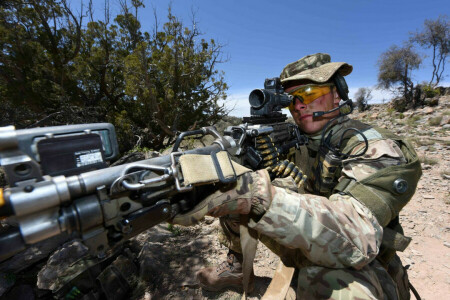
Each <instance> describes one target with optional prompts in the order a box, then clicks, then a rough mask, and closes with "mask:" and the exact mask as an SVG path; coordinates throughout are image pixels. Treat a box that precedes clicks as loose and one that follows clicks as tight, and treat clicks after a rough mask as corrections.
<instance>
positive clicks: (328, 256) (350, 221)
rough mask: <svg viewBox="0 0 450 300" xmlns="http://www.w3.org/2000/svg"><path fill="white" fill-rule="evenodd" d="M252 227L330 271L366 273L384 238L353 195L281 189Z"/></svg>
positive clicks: (376, 224)
mask: <svg viewBox="0 0 450 300" xmlns="http://www.w3.org/2000/svg"><path fill="white" fill-rule="evenodd" d="M249 226H250V227H252V228H254V229H255V230H257V231H258V232H260V233H261V234H263V235H266V236H268V237H270V238H272V239H274V240H275V241H277V242H278V243H280V244H281V245H283V246H286V247H289V248H298V249H300V250H301V251H302V253H303V254H304V255H305V256H306V257H307V258H308V259H309V260H310V261H311V262H312V263H314V264H317V265H321V266H325V267H330V268H343V267H354V268H356V269H359V268H362V267H363V266H364V265H366V264H368V263H369V262H370V261H372V260H373V259H374V258H375V257H376V255H377V254H378V250H379V247H380V244H381V238H382V235H383V229H382V227H381V226H380V225H379V224H378V222H377V220H376V218H375V217H374V216H373V215H372V213H371V212H370V211H369V210H368V209H367V208H366V207H365V206H364V205H362V204H361V203H360V202H358V201H357V200H356V199H354V198H352V197H350V196H346V195H339V194H335V195H332V196H331V197H330V199H327V198H325V197H320V196H314V195H310V194H305V195H300V194H297V193H294V192H291V191H290V190H286V189H282V188H277V187H276V188H275V194H274V196H273V200H272V203H271V206H270V207H269V209H268V210H267V212H266V213H265V214H264V216H263V217H262V218H261V219H260V220H259V221H258V222H257V223H256V222H254V221H251V222H250V224H249Z"/></svg>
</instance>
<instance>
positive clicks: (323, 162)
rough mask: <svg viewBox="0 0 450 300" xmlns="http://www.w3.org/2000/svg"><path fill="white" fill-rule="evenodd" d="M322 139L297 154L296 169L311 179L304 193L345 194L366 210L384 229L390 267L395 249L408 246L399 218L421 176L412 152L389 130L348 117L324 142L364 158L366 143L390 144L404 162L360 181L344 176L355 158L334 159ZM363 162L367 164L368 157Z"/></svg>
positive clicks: (384, 253) (383, 251)
mask: <svg viewBox="0 0 450 300" xmlns="http://www.w3.org/2000/svg"><path fill="white" fill-rule="evenodd" d="M355 129H356V130H355ZM363 135H364V137H365V138H364V137H363ZM321 137H322V133H319V134H318V135H316V136H311V137H309V141H310V143H309V144H308V146H304V147H302V148H301V149H300V150H299V151H295V163H296V165H297V166H298V167H299V168H300V169H302V170H303V171H304V172H305V174H306V175H307V176H308V180H307V182H306V184H305V192H306V193H311V194H316V195H321V196H325V197H329V196H330V195H331V194H334V193H344V194H348V195H350V196H352V197H354V198H356V199H357V200H358V201H360V202H361V203H363V204H364V205H366V206H367V207H368V208H369V209H370V210H371V211H372V213H373V214H374V215H375V217H376V218H377V220H378V222H379V223H380V224H381V225H382V226H383V228H384V229H385V230H384V235H383V247H382V249H381V250H380V258H382V259H380V260H381V261H382V262H386V263H387V262H389V261H390V259H391V258H392V257H393V255H394V254H395V250H397V251H403V250H404V248H406V246H407V245H408V244H409V241H410V239H408V238H405V237H404V236H403V230H402V229H401V226H400V224H399V222H398V214H399V212H400V210H401V209H402V208H403V207H404V206H405V205H406V204H407V203H408V202H409V200H410V199H411V198H412V196H413V195H414V192H415V190H416V187H417V183H418V181H419V179H420V176H421V175H422V170H421V166H420V162H419V159H418V157H417V154H416V152H415V151H414V148H413V147H412V145H411V144H410V143H409V142H408V141H407V140H405V139H403V138H401V137H398V136H396V135H394V134H392V133H390V132H389V131H387V130H385V129H381V128H375V127H372V126H370V125H367V124H364V123H362V122H359V121H356V120H351V119H349V118H347V117H341V118H339V120H338V122H337V124H335V125H334V126H332V127H331V128H330V129H328V130H327V132H326V133H325V138H324V140H326V142H327V143H328V145H331V146H332V147H336V148H337V149H336V150H338V151H339V152H340V153H341V154H350V153H355V152H356V153H361V152H362V151H363V150H364V148H365V140H367V141H368V142H373V141H374V140H388V139H389V140H392V141H394V142H395V144H397V146H398V147H399V148H400V150H401V152H402V154H403V157H404V159H402V161H401V162H400V163H399V164H396V165H390V166H387V167H384V168H381V169H379V170H378V171H376V172H375V173H374V174H372V175H370V176H369V177H367V178H364V179H363V180H360V181H356V180H354V179H350V178H348V177H345V176H341V175H342V170H343V168H344V167H345V166H346V163H347V162H348V161H350V160H352V161H354V160H355V159H348V158H346V157H345V155H343V156H342V155H336V151H332V150H330V149H329V148H332V147H324V146H323V143H322V146H321V140H322V138H321ZM292 154H294V153H292ZM356 159H357V158H356ZM361 159H362V160H364V156H362V157H361ZM391 250H394V251H391Z"/></svg>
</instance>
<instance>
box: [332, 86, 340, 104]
mask: <svg viewBox="0 0 450 300" xmlns="http://www.w3.org/2000/svg"><path fill="white" fill-rule="evenodd" d="M339 101H341V97H339V94H338V92H337V90H336V88H334V89H333V104H334V106H335V107H337V106H339Z"/></svg>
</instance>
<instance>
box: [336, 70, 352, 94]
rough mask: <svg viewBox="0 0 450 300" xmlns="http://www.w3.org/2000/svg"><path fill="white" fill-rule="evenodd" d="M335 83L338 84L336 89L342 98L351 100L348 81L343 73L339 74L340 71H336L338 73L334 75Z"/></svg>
mask: <svg viewBox="0 0 450 300" xmlns="http://www.w3.org/2000/svg"><path fill="white" fill-rule="evenodd" d="M333 83H334V85H335V86H336V90H337V92H338V94H339V97H340V98H341V99H342V100H349V99H348V93H349V91H348V85H347V82H346V81H345V78H344V76H342V75H341V74H339V73H338V72H336V74H334V76H333Z"/></svg>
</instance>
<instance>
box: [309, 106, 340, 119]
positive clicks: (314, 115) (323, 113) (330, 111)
mask: <svg viewBox="0 0 450 300" xmlns="http://www.w3.org/2000/svg"><path fill="white" fill-rule="evenodd" d="M339 108H340V106H338V107H336V108H333V109H332V110H328V111H316V112H313V118H317V117H321V116H323V115H326V114H329V113H332V112H333V111H336V110H338V109H339Z"/></svg>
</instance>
